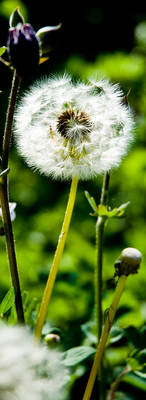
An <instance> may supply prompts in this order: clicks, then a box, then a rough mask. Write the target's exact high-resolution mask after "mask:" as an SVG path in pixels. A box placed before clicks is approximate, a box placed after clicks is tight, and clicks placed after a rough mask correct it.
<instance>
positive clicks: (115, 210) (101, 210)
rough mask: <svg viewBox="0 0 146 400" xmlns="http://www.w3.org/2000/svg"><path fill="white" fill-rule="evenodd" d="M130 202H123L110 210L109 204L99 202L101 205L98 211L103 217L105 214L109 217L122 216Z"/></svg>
mask: <svg viewBox="0 0 146 400" xmlns="http://www.w3.org/2000/svg"><path fill="white" fill-rule="evenodd" d="M129 204H130V201H128V202H127V203H124V204H122V205H121V206H120V207H118V208H113V210H109V209H108V208H107V206H105V205H103V204H99V206H98V207H97V213H98V215H99V216H101V217H103V216H105V217H107V218H114V217H121V216H122V215H123V214H124V212H125V210H126V208H127V207H128V205H129Z"/></svg>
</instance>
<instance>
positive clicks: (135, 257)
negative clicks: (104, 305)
mask: <svg viewBox="0 0 146 400" xmlns="http://www.w3.org/2000/svg"><path fill="white" fill-rule="evenodd" d="M141 258H142V255H141V253H140V251H139V250H137V249H134V248H127V249H124V250H123V251H122V253H121V255H120V258H119V260H120V262H121V264H122V265H124V268H123V272H122V273H121V271H120V275H119V280H118V283H117V286H116V290H115V295H114V298H113V302H112V304H111V306H110V309H109V312H108V315H107V318H106V321H105V325H104V328H103V331H102V334H101V338H100V341H99V344H98V347H97V351H96V354H95V358H94V362H93V366H92V369H91V373H90V376H89V380H88V383H87V386H86V390H85V393H84V396H83V400H90V397H91V394H92V390H93V386H94V383H95V379H96V375H97V373H98V371H99V367H100V364H101V360H102V356H103V352H104V348H105V345H106V342H107V339H108V335H109V332H110V330H111V327H112V324H113V321H114V317H115V313H116V311H117V307H118V304H119V301H120V298H121V295H122V293H123V290H124V288H125V283H126V280H127V276H128V275H130V274H135V273H137V271H138V269H139V267H140V263H141ZM115 268H117V266H116V264H115ZM116 275H117V272H116Z"/></svg>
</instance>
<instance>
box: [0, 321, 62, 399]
mask: <svg viewBox="0 0 146 400" xmlns="http://www.w3.org/2000/svg"><path fill="white" fill-rule="evenodd" d="M67 381H68V372H67V369H66V368H65V367H64V365H63V363H62V362H61V353H60V352H59V351H57V350H48V349H47V348H46V347H45V346H40V345H36V344H34V341H33V339H32V337H31V335H30V334H29V333H28V331H26V330H25V329H24V328H22V327H11V326H7V325H4V324H0V399H1V400H20V399H21V400H26V399H27V400H52V399H56V400H65V399H66V394H65V392H66V391H64V388H65V386H66V384H67Z"/></svg>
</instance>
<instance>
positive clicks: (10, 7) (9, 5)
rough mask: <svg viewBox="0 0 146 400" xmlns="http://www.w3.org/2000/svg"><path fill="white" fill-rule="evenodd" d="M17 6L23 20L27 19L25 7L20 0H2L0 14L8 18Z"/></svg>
mask: <svg viewBox="0 0 146 400" xmlns="http://www.w3.org/2000/svg"><path fill="white" fill-rule="evenodd" d="M17 7H18V8H19V9H20V11H21V13H22V14H23V17H24V19H25V20H27V8H26V6H25V4H24V3H23V1H21V0H18V1H17V0H2V1H1V4H0V14H1V15H2V16H3V17H5V18H7V19H8V20H9V17H10V15H11V14H12V12H13V11H14V9H15V8H17Z"/></svg>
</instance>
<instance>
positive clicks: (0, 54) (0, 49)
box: [0, 46, 7, 57]
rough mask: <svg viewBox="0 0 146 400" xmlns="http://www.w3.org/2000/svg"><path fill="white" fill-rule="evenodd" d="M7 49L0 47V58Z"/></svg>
mask: <svg viewBox="0 0 146 400" xmlns="http://www.w3.org/2000/svg"><path fill="white" fill-rule="evenodd" d="M6 50H7V48H6V47H5V46H2V47H0V57H1V56H2V55H3V54H4V53H5V51H6Z"/></svg>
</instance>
